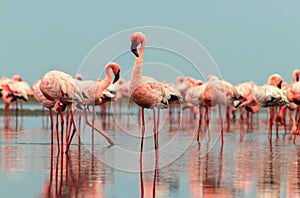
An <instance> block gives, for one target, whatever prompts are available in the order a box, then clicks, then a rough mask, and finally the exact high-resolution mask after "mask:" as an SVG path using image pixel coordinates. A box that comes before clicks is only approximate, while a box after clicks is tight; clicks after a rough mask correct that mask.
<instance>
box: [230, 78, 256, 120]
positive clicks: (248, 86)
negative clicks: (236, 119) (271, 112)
mask: <svg viewBox="0 0 300 198" xmlns="http://www.w3.org/2000/svg"><path fill="white" fill-rule="evenodd" d="M254 87H255V84H254V82H252V81H251V82H243V83H240V84H238V85H236V89H237V91H238V93H239V96H240V99H239V102H238V103H237V104H235V107H234V110H236V109H237V108H240V109H241V113H240V118H241V120H243V119H244V118H243V111H244V109H245V110H246V111H247V112H251V113H256V112H258V111H259V110H260V104H259V102H258V100H257V99H256V98H255V95H254ZM247 115H248V114H247ZM248 119H249V118H248V117H247V123H249V120H248Z"/></svg>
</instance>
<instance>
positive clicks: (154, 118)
mask: <svg viewBox="0 0 300 198" xmlns="http://www.w3.org/2000/svg"><path fill="white" fill-rule="evenodd" d="M153 132H154V144H155V150H157V149H158V142H157V141H158V137H157V127H156V116H155V109H153Z"/></svg>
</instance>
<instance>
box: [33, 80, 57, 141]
mask: <svg viewBox="0 0 300 198" xmlns="http://www.w3.org/2000/svg"><path fill="white" fill-rule="evenodd" d="M40 84H41V80H38V81H36V82H35V83H34V84H33V86H32V91H33V97H34V99H35V100H36V101H38V102H39V103H40V104H41V105H42V106H43V107H45V108H48V110H49V116H50V129H51V144H53V117H52V108H53V107H54V105H55V103H56V102H55V100H49V99H47V98H46V97H45V96H44V94H43V93H42V91H41V90H40ZM56 116H58V114H57V115H56ZM56 132H57V134H56V136H57V144H58V146H59V139H58V137H59V136H58V130H56Z"/></svg>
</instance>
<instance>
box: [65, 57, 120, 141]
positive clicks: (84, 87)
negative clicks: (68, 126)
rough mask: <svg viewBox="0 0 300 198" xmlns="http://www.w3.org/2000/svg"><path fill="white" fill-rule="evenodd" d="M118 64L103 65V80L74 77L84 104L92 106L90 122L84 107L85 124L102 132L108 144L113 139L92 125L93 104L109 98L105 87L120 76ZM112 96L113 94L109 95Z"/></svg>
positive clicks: (99, 103) (101, 102)
mask: <svg viewBox="0 0 300 198" xmlns="http://www.w3.org/2000/svg"><path fill="white" fill-rule="evenodd" d="M110 70H112V72H113V74H114V80H112V75H111V73H110ZM120 70H121V68H120V66H119V65H118V64H117V63H115V62H109V63H108V64H107V65H106V66H105V73H106V77H105V79H103V80H100V79H98V80H96V81H94V80H76V79H75V85H76V88H77V89H78V90H79V91H80V92H82V93H84V95H85V97H84V99H83V100H84V103H85V104H86V105H92V106H93V118H92V124H91V123H90V122H89V121H88V119H87V108H85V109H84V113H85V117H86V119H85V121H86V124H87V125H89V126H90V127H91V128H92V129H94V130H96V131H98V132H99V133H100V134H102V135H103V136H104V137H105V138H106V140H107V141H108V142H109V143H110V144H114V143H113V141H112V140H111V139H110V138H109V137H108V136H106V135H105V134H104V133H103V132H101V131H100V130H98V129H96V128H95V127H94V124H93V123H94V119H95V108H94V106H95V105H101V104H103V103H104V102H105V101H108V100H109V96H110V94H109V93H108V92H107V90H106V89H107V88H108V87H109V86H111V84H112V83H116V82H117V81H118V80H119V78H120ZM111 97H113V96H111ZM72 137H73V134H72V136H71V138H72Z"/></svg>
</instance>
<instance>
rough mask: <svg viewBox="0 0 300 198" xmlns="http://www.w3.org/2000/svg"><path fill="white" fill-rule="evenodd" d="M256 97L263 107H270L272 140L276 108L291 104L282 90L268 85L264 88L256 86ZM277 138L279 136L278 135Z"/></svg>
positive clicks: (270, 134) (269, 135)
mask: <svg viewBox="0 0 300 198" xmlns="http://www.w3.org/2000/svg"><path fill="white" fill-rule="evenodd" d="M254 95H255V97H256V99H257V101H258V102H259V104H260V106H261V107H270V120H269V132H268V137H269V138H271V136H272V126H273V120H274V115H275V110H274V107H278V106H283V105H286V104H288V103H289V101H288V99H287V97H286V95H285V94H284V92H283V91H282V90H281V89H279V88H278V87H276V86H272V85H268V84H265V85H263V86H255V88H254ZM276 136H278V134H277V133H276Z"/></svg>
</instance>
